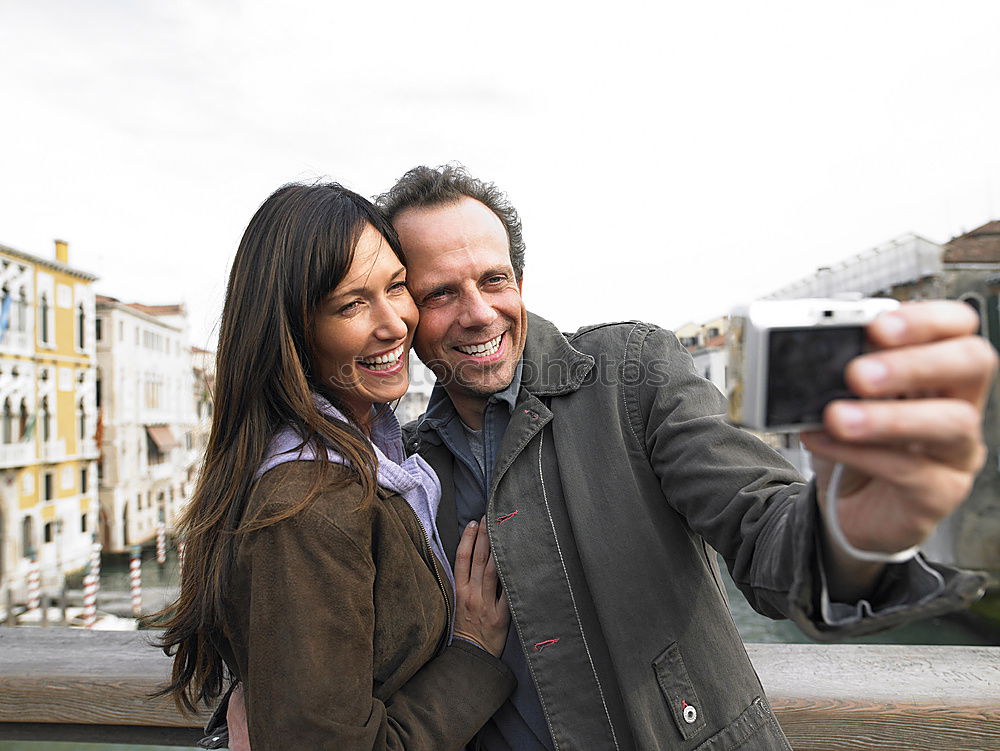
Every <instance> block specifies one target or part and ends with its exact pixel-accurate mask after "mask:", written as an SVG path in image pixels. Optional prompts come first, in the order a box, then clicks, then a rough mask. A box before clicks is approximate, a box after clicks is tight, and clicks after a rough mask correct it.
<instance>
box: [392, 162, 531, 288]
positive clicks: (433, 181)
mask: <svg viewBox="0 0 1000 751" xmlns="http://www.w3.org/2000/svg"><path fill="white" fill-rule="evenodd" d="M466 196H467V197H469V198H474V199H476V200H477V201H479V202H480V203H482V204H484V205H485V206H486V207H487V208H488V209H489V210H490V211H492V212H493V213H494V214H496V215H497V218H498V219H499V220H500V221H501V222H502V223H503V226H504V229H506V230H507V240H508V243H509V246H510V265H511V266H513V267H514V275H515V276H516V277H517V279H518V280H519V281H520V279H521V274H522V272H523V271H524V238H523V237H522V236H521V218H520V217H519V216H518V215H517V211H516V210H515V209H514V207H513V206H512V205H511V203H510V200H509V199H508V198H507V196H506V194H505V193H504V192H503V191H502V190H500V189H499V188H498V187H497V186H496V185H494V184H493V183H490V182H485V181H483V180H479V179H477V178H475V177H473V176H472V175H470V174H469V173H468V171H467V170H466V169H465V167H464V166H463V165H461V164H459V163H458V162H451V163H449V164H444V165H442V166H440V167H425V166H420V167H414V168H413V169H411V170H410V171H409V172H407V173H406V174H405V175H403V176H402V177H401V178H399V180H397V181H396V184H395V185H393V186H392V187H391V188H389V190H388V191H386V192H385V193H383V194H382V195H380V196H378V197H377V198H376V199H375V203H376V205H377V206H378V207H379V208H380V209H382V211H383V213H385V215H386V216H387V217H388V219H389V221H390V222H391V221H392V220H393V219H395V217H396V215H397V214H399V213H400V212H401V211H405V210H406V209H412V208H431V207H434V206H443V205H446V204H449V203H455V202H456V201H459V200H460V199H461V198H463V197H466Z"/></svg>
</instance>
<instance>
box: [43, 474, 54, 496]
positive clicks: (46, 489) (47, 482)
mask: <svg viewBox="0 0 1000 751" xmlns="http://www.w3.org/2000/svg"><path fill="white" fill-rule="evenodd" d="M53 482H54V478H53V476H52V473H51V472H45V473H44V474H43V475H42V500H45V501H51V500H52V498H53V497H54V493H53Z"/></svg>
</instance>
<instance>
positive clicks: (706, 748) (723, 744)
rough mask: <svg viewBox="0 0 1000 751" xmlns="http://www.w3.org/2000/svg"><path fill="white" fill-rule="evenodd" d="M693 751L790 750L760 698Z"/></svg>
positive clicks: (773, 718)
mask: <svg viewBox="0 0 1000 751" xmlns="http://www.w3.org/2000/svg"><path fill="white" fill-rule="evenodd" d="M695 751H792V747H791V746H790V745H789V743H788V739H787V738H785V734H784V733H783V732H781V727H780V726H779V725H778V720H777V719H776V718H775V716H774V715H773V714H772V713H771V709H770V707H769V706H768V705H767V702H766V701H764V699H763V698H761V697H759V696H758V697H757V698H756V699H754V700H753V704H751V705H750V706H749V707H747V708H746V709H745V710H743V713H742V714H741V715H740V716H739V717H737V718H736V719H735V720H733V721H732V722H731V723H729V724H728V725H726V727H724V728H723V729H722V730H720V731H719V732H718V733H716V734H715V735H713V736H712V737H711V738H709V739H708V740H707V741H705V742H704V743H702V744H701V745H700V746H698V747H697V748H696V749H695Z"/></svg>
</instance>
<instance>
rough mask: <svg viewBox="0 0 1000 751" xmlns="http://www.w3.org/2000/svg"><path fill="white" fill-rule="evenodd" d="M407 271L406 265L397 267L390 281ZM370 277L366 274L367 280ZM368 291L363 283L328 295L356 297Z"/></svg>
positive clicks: (329, 296)
mask: <svg viewBox="0 0 1000 751" xmlns="http://www.w3.org/2000/svg"><path fill="white" fill-rule="evenodd" d="M405 273H406V267H405V266H400V267H399V268H398V269H396V272H395V273H394V274H393V275H392V276H390V277H389V281H390V282H391V281H393V280H395V279H398V278H399V277H400V276H402V275H403V274H405ZM368 278H369V277H368V275H366V276H365V281H368ZM367 291H368V286H367V285H363V286H361V287H351V288H350V289H345V290H342V291H340V292H338V291H337V290H333V291H332V292H331V293H330V294H329V295H327V297H328V298H333V297H354V296H355V295H363V294H364V293H365V292H367Z"/></svg>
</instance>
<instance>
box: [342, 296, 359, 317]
mask: <svg viewBox="0 0 1000 751" xmlns="http://www.w3.org/2000/svg"><path fill="white" fill-rule="evenodd" d="M360 308H361V301H360V300H354V301H352V302H349V303H347V305H344V306H342V307H341V308H340V310H338V311H337V312H338V313H342V314H343V315H353V314H354V313H357V312H358V310H359V309H360Z"/></svg>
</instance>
